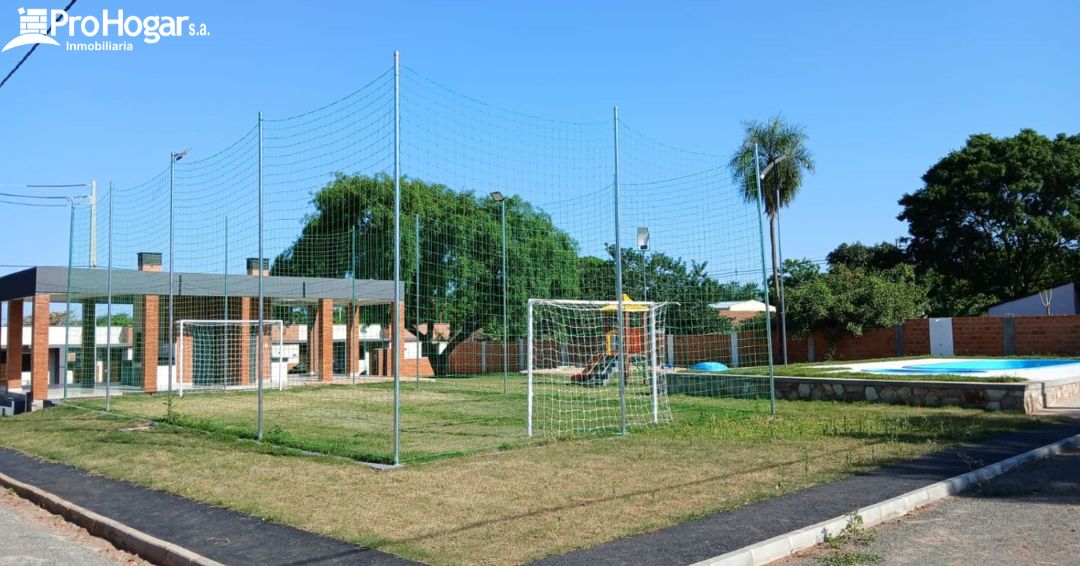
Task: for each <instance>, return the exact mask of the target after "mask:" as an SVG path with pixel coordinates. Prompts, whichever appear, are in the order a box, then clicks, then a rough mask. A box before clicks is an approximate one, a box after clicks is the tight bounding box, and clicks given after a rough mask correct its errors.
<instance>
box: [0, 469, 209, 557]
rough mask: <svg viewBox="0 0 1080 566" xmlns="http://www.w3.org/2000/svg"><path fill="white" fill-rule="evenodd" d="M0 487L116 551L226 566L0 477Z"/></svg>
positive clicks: (19, 482)
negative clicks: (105, 541)
mask: <svg viewBox="0 0 1080 566" xmlns="http://www.w3.org/2000/svg"><path fill="white" fill-rule="evenodd" d="M0 486H3V487H6V488H8V489H11V490H12V491H14V492H15V493H17V494H18V495H19V496H20V497H22V498H23V499H27V500H29V501H30V502H32V503H35V504H36V505H38V506H39V507H42V508H44V509H45V510H46V511H48V512H50V513H53V514H54V515H60V516H61V517H63V518H65V519H67V520H68V521H69V522H72V523H74V524H76V525H78V526H80V527H82V528H84V529H86V530H87V531H88V532H89V533H90V534H92V535H94V536H96V537H99V538H103V539H105V540H107V541H109V542H111V543H112V544H113V545H114V546H116V548H119V549H121V550H125V551H127V552H131V553H133V554H137V555H139V556H140V557H142V558H144V559H146V560H148V561H150V562H153V563H154V564H160V565H161V566H224V565H223V564H222V563H220V562H217V561H215V560H211V559H209V558H207V557H205V556H202V555H200V554H196V553H194V552H192V551H190V550H188V549H186V548H183V547H181V546H177V545H175V544H173V543H171V542H168V541H164V540H161V539H159V538H157V537H154V536H151V535H148V534H146V533H144V532H142V531H139V530H136V529H133V528H131V527H129V526H127V525H125V524H123V523H120V522H118V521H114V520H112V519H110V518H108V517H105V516H102V515H99V514H97V513H94V512H93V511H90V510H89V509H85V508H83V507H80V506H78V505H76V504H74V503H71V502H70V501H67V500H64V499H61V498H60V497H57V496H56V495H53V494H51V493H49V492H47V491H44V490H42V489H39V488H37V487H34V486H32V485H30V484H26V483H23V482H21V481H19V480H17V479H15V478H12V477H11V476H8V475H7V474H3V473H0Z"/></svg>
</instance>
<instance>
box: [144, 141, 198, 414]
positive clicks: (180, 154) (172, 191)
mask: <svg viewBox="0 0 1080 566" xmlns="http://www.w3.org/2000/svg"><path fill="white" fill-rule="evenodd" d="M189 151H191V148H188V149H185V150H184V151H174V152H171V153H169V385H168V391H169V411H168V415H169V418H170V419H171V418H172V389H173V366H174V365H176V342H175V340H176V337H175V336H174V335H173V334H174V331H173V297H174V295H173V280H174V279H175V273H176V270H175V268H176V259H175V256H174V254H173V249H174V240H175V235H176V227H175V219H176V208H175V206H174V205H175V201H176V199H175V196H176V172H175V170H176V167H175V166H176V162H177V161H180V160H181V159H183V158H184V156H185V155H187V153H188V152H189ZM143 363H144V364H145V363H147V362H146V360H144V361H143Z"/></svg>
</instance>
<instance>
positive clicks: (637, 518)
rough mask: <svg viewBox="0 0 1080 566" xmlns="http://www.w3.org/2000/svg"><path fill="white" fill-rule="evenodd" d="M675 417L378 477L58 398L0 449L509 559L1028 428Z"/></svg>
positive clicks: (917, 420) (312, 523) (409, 546)
mask: <svg viewBox="0 0 1080 566" xmlns="http://www.w3.org/2000/svg"><path fill="white" fill-rule="evenodd" d="M672 406H673V410H674V411H675V414H676V424H674V425H672V426H668V427H662V428H656V429H649V430H646V431H642V432H638V433H635V434H631V435H630V436H627V437H601V438H593V439H579V440H573V441H564V442H555V443H547V444H543V445H533V446H527V447H522V448H519V449H516V450H506V451H499V452H485V453H479V454H471V455H467V456H462V457H457V458H444V459H439V460H434V461H429V462H426V463H422V464H417V465H411V466H408V467H405V468H403V469H399V470H395V471H391V472H375V471H373V470H370V469H368V468H366V467H364V466H359V465H356V464H351V463H348V462H342V461H340V460H331V459H327V458H315V457H305V456H297V455H287V454H285V453H284V451H283V449H281V448H275V447H272V446H266V445H257V444H255V443H253V442H246V441H237V440H235V439H234V438H231V437H226V436H223V435H220V434H218V435H215V434H207V433H198V432H193V431H190V430H181V429H177V428H175V427H171V426H159V427H152V428H151V429H150V430H148V431H132V432H122V431H121V429H125V428H131V427H132V426H133V425H134V424H136V423H135V422H134V421H132V420H131V419H129V418H117V417H108V416H102V415H99V414H96V413H89V412H86V411H82V410H78V409H72V408H66V409H65V408H60V409H51V410H48V411H41V412H38V413H34V414H29V415H23V416H19V417H16V418H11V419H5V420H4V421H3V422H2V424H0V426H2V428H3V429H4V433H3V434H2V435H0V443H2V444H4V445H6V446H10V447H13V448H16V449H19V450H23V451H26V452H29V453H31V454H36V455H39V456H43V457H46V458H49V459H53V460H59V461H63V462H67V463H70V464H73V465H76V466H79V467H81V468H84V469H87V470H90V471H93V472H96V473H99V474H103V475H106V476H110V477H116V478H120V479H125V480H129V481H132V482H135V483H138V484H141V485H146V486H149V487H153V488H157V489H162V490H166V491H170V492H173V493H177V494H179V495H182V496H185V497H189V498H192V499H197V500H201V501H205V502H208V503H212V504H215V505H221V506H225V507H229V508H232V509H237V510H239V511H242V512H246V513H250V514H252V515H256V516H260V517H264V518H267V519H270V520H274V521H278V522H282V523H287V524H291V525H294V526H297V527H300V528H302V529H306V530H309V531H313V532H317V533H322V534H326V535H329V536H333V537H336V538H340V539H344V540H348V541H351V542H354V543H358V544H362V545H368V546H372V547H375V548H379V549H382V550H385V551H388V552H392V553H395V554H399V555H402V556H406V557H409V558H413V559H418V560H422V561H426V562H430V563H434V564H517V563H522V562H527V561H530V560H533V559H537V558H540V557H543V556H546V555H550V554H553V553H559V552H564V551H567V550H571V549H575V548H583V547H587V546H592V545H595V544H599V543H602V542H605V541H609V540H612V539H615V538H618V537H622V536H626V535H630V534H634V533H639V532H643V531H647V530H652V529H657V528H661V527H665V526H669V525H672V524H675V523H677V522H680V521H684V520H687V519H689V518H693V517H698V516H701V515H704V514H707V513H710V512H714V511H718V510H722V509H729V508H732V507H736V506H739V505H743V504H746V503H748V502H752V501H755V500H760V499H765V498H769V497H774V496H776V495H780V494H782V493H787V492H790V491H793V490H796V489H799V488H803V487H806V486H809V485H813V484H816V483H821V482H824V481H828V480H832V479H836V478H839V477H842V476H844V475H848V474H851V473H857V472H861V471H865V470H868V469H872V468H874V467H876V466H878V465H881V464H884V463H888V462H892V461H896V460H902V459H909V458H912V457H915V456H918V455H921V454H924V453H927V452H930V451H934V450H939V449H943V448H945V447H947V446H950V445H953V444H955V443H958V442H963V441H971V440H975V439H977V438H981V437H985V436H987V435H992V434H997V433H1000V432H1003V431H1006V430H1011V429H1015V428H1019V427H1024V426H1029V425H1031V424H1032V423H1034V422H1036V421H1034V420H1033V419H1031V418H1030V417H1027V416H1024V415H1019V414H1007V413H983V412H979V411H972V410H965V409H919V408H911V407H894V406H887V405H865V404H832V403H824V402H822V403H816V402H780V403H779V412H780V415H781V416H780V417H777V418H770V417H769V416H768V415H767V412H766V411H765V409H766V406H767V405H765V404H764V403H761V402H757V401H734V400H717V399H704V398H685V397H675V398H673V399H672Z"/></svg>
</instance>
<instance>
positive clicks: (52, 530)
mask: <svg viewBox="0 0 1080 566" xmlns="http://www.w3.org/2000/svg"><path fill="white" fill-rule="evenodd" d="M0 533H3V535H2V536H0V565H5V566H6V565H8V564H10V565H13V566H14V565H16V564H17V565H19V566H37V565H52V564H56V565H64V566H67V565H70V564H79V565H80V566H83V565H85V566H116V565H117V564H129V565H131V564H145V563H144V562H143V561H141V560H139V559H137V558H135V557H133V556H131V555H129V554H126V553H123V552H120V551H118V550H116V549H115V548H113V547H112V546H111V545H110V544H109V543H107V542H105V541H103V540H101V539H97V538H94V537H92V536H90V535H89V534H88V533H87V532H86V531H84V530H82V529H79V528H78V527H75V526H74V525H71V524H69V523H66V522H65V521H64V520H63V519H61V518H60V517H57V516H55V515H52V514H50V513H48V512H47V511H45V510H44V509H41V508H39V507H37V506H35V505H33V504H32V503H29V502H27V501H24V500H22V499H20V498H19V497H18V496H16V495H13V494H11V493H9V492H6V491H0Z"/></svg>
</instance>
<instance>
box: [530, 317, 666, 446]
mask: <svg viewBox="0 0 1080 566" xmlns="http://www.w3.org/2000/svg"><path fill="white" fill-rule="evenodd" d="M666 306H667V303H655V302H647V301H631V300H629V299H624V300H623V301H622V314H623V316H622V321H621V323H620V322H619V316H618V311H619V302H618V301H580V300H554V299H529V302H528V308H527V324H528V344H527V348H528V349H527V354H526V356H527V364H526V367H527V369H526V372H527V374H528V380H527V390H526V397H527V401H526V414H527V424H526V429H527V430H526V432H527V434H528V436H533V434H534V433H535V432H536V431H537V430H540V431H543V433H544V434H554V435H572V434H582V433H595V432H600V431H604V430H617V431H621V430H626V429H627V428H630V427H635V426H645V425H655V424H661V423H668V422H671V409H670V406H669V404H668V399H667V387H666V385H665V372H664V371H661V368H660V364H659V361H658V360H661V359H664V358H663V357H662V356H661V355H660V353H659V349H660V348H662V347H663V344H664V340H662V339H661V334H662V333H663V332H664V326H663V315H664V310H665V307H666ZM621 342H625V344H622V343H621Z"/></svg>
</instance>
